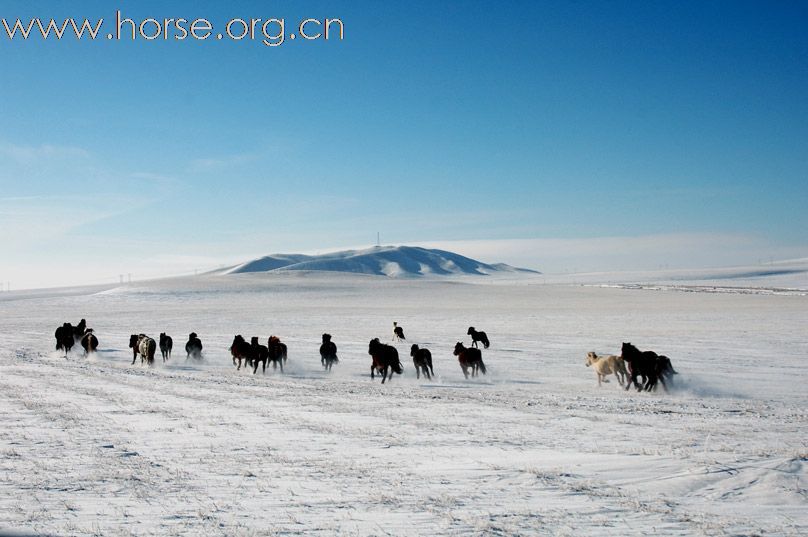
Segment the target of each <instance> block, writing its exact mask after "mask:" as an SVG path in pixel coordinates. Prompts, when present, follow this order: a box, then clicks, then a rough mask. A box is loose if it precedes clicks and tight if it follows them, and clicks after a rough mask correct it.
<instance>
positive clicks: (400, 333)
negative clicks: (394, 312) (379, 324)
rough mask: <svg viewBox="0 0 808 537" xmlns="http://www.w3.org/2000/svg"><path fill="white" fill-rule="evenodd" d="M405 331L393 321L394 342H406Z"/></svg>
mask: <svg viewBox="0 0 808 537" xmlns="http://www.w3.org/2000/svg"><path fill="white" fill-rule="evenodd" d="M406 339H407V338H405V337H404V329H403V328H402V327H400V326H398V323H397V322H395V321H393V341H405V340H406Z"/></svg>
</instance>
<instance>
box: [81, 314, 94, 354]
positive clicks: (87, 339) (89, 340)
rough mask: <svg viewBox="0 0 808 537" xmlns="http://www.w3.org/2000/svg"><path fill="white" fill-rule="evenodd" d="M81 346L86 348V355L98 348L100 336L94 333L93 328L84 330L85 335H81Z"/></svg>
mask: <svg viewBox="0 0 808 537" xmlns="http://www.w3.org/2000/svg"><path fill="white" fill-rule="evenodd" d="M82 320H83V319H82ZM81 346H82V347H83V348H84V356H87V355H88V354H90V353H93V352H95V351H97V350H98V338H97V337H95V334H93V329H92V328H87V329H86V330H85V331H84V335H83V336H81Z"/></svg>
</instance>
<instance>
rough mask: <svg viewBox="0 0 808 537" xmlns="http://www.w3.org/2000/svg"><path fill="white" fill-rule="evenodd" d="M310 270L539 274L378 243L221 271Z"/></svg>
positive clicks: (407, 274) (271, 257)
mask: <svg viewBox="0 0 808 537" xmlns="http://www.w3.org/2000/svg"><path fill="white" fill-rule="evenodd" d="M289 270H310V271H328V272H351V273H355V274H373V275H377V276H391V277H403V278H409V277H419V276H425V275H439V276H448V275H475V276H484V275H489V274H501V273H525V274H538V272H536V271H534V270H529V269H522V268H516V267H512V266H510V265H506V264H504V263H497V264H493V265H489V264H487V263H483V262H481V261H477V260H475V259H471V258H468V257H465V256H462V255H460V254H456V253H453V252H447V251H445V250H430V249H426V248H419V247H416V246H376V247H373V248H367V249H365V250H343V251H340V252H332V253H328V254H322V255H303V254H274V255H269V256H266V257H261V258H259V259H253V260H252V261H248V262H246V263H242V264H241V265H236V266H234V267H230V268H227V269H224V270H223V271H221V272H220V273H221V274H243V273H248V272H272V271H289Z"/></svg>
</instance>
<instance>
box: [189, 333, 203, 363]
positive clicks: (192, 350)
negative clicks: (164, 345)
mask: <svg viewBox="0 0 808 537" xmlns="http://www.w3.org/2000/svg"><path fill="white" fill-rule="evenodd" d="M188 358H193V359H194V360H199V359H201V358H202V340H200V339H199V337H198V336H197V335H196V332H191V333H190V334H188V343H186V344H185V359H186V360H187V359H188Z"/></svg>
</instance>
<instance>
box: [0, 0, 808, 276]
mask: <svg viewBox="0 0 808 537" xmlns="http://www.w3.org/2000/svg"><path fill="white" fill-rule="evenodd" d="M166 4H167V3H165V2H143V1H141V2H128V1H122V2H118V3H114V2H71V3H70V5H69V6H68V5H67V4H66V3H57V2H38V3H36V4H35V5H31V4H30V3H26V4H23V3H20V2H10V1H0V17H4V18H6V19H15V18H17V17H20V18H30V17H42V18H50V17H55V18H64V17H78V18H83V17H88V18H90V17H92V18H98V17H104V18H105V19H108V20H107V22H106V23H105V26H104V33H106V31H107V29H108V28H109V26H108V25H109V24H111V20H112V19H113V18H114V15H115V9H118V8H119V9H121V10H122V12H123V14H124V15H125V16H127V17H131V18H133V19H136V20H140V19H144V18H146V17H154V18H158V19H160V18H165V17H185V18H188V19H192V18H195V17H205V18H208V19H210V20H211V21H213V22H214V23H217V24H218V25H223V24H224V22H225V21H227V20H228V19H230V18H233V17H242V18H250V17H261V18H268V17H284V18H285V19H286V21H287V22H286V24H287V33H290V31H292V30H294V29H295V26H296V24H297V22H298V21H299V20H301V19H304V18H307V17H314V18H324V17H338V18H340V19H342V21H343V22H344V26H345V39H344V40H343V41H329V42H324V41H314V42H303V41H302V40H300V39H298V40H296V41H290V40H287V41H286V42H285V43H284V44H283V45H282V46H280V47H275V48H268V47H265V46H264V45H262V44H261V43H260V42H258V41H254V42H248V41H241V42H227V41H226V40H224V41H215V40H209V41H205V42H197V43H193V42H190V41H186V42H182V43H177V42H170V41H169V42H167V43H166V42H159V41H155V42H146V41H144V40H139V41H137V42H135V43H131V42H125V41H121V42H108V41H107V40H105V39H101V40H98V41H96V42H88V41H83V42H76V41H75V40H70V39H67V38H66V39H64V40H62V41H61V42H55V41H50V42H43V41H42V40H41V39H40V40H35V39H31V40H28V41H25V42H22V41H15V42H9V41H8V40H7V39H2V40H0V57H2V63H0V65H2V75H1V76H0V103H2V104H0V111H2V122H0V159H2V162H3V166H2V167H0V228H2V229H3V232H2V235H3V236H4V239H6V238H7V239H8V241H9V242H8V243H7V245H6V247H5V248H4V255H3V256H2V258H1V259H0V280H6V281H11V282H12V286H13V287H27V286H38V285H56V284H73V283H89V282H95V281H104V280H109V279H117V275H118V274H120V273H127V272H133V273H134V274H135V275H136V276H138V275H140V276H153V275H160V274H173V273H179V272H183V271H187V270H193V268H200V269H206V268H211V267H213V266H217V265H218V264H220V263H229V262H232V261H237V260H242V259H245V258H249V257H252V256H257V255H262V254H266V253H270V252H276V251H287V252H288V251H325V250H329V249H335V248H340V247H353V246H362V245H369V244H371V243H372V242H374V240H375V235H376V232H377V231H379V232H381V235H382V240H383V242H385V243H412V244H417V243H429V244H437V245H444V246H446V247H453V246H454V247H455V249H458V251H460V253H464V248H467V249H466V250H465V251H466V252H472V251H473V253H474V254H475V255H480V254H482V255H481V256H480V257H482V258H483V260H485V261H505V262H512V263H517V264H525V265H528V266H533V267H536V268H539V269H542V270H545V271H565V270H572V269H578V270H616V269H620V270H625V269H635V268H636V269H646V268H655V267H658V266H660V265H668V266H709V265H712V266H717V265H723V264H744V263H755V262H757V261H758V260H760V259H769V258H788V257H805V256H808V239H807V238H806V237H807V236H808V235H806V231H808V215H806V208H808V98H806V95H808V32H805V28H806V25H808V6H807V5H805V4H800V3H796V2H791V3H788V2H774V3H772V2H670V3H662V2H659V3H651V2H608V3H606V2H552V3H549V2H548V3H545V2H532V1H531V2H494V1H491V2H448V1H447V2H442V1H434V2H406V3H404V2H303V1H300V2H227V3H222V2H208V3H204V2H187V3H183V2H172V3H171V5H170V6H168V7H167V6H166ZM217 27H218V26H217ZM514 240H516V241H521V242H518V244H521V245H522V246H520V247H519V248H516V249H514V248H513V247H501V246H503V245H507V244H510V245H513V244H514V242H513V241H514ZM547 241H555V242H553V244H556V245H557V248H556V249H555V250H553V251H551V250H549V249H547V245H548V242H547ZM565 241H566V242H565ZM4 242H5V240H4ZM472 243H474V244H476V245H477V246H478V247H477V248H474V249H468V245H469V244H472ZM573 244H574V245H576V248H572V249H573V250H575V252H579V253H577V254H575V256H571V255H570V254H568V253H565V251H564V250H565V245H573ZM606 244H608V245H609V246H608V247H609V248H610V251H612V252H613V253H614V249H617V250H618V251H619V250H620V249H624V250H625V255H624V256H619V255H618V256H617V257H619V258H620V259H621V262H619V263H615V262H614V261H610V262H609V263H608V266H602V264H601V262H600V261H599V259H598V252H600V251H601V249H602V247H603V245H606ZM649 244H654V245H655V248H654V249H653V251H651V250H650V249H649V248H648V245H649ZM481 245H482V246H481ZM581 245H588V247H584V248H579V247H580V246H581ZM668 246H669V247H668ZM556 250H557V251H556ZM576 256H577V257H576ZM600 259H601V260H602V259H603V258H602V257H601V258H600Z"/></svg>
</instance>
